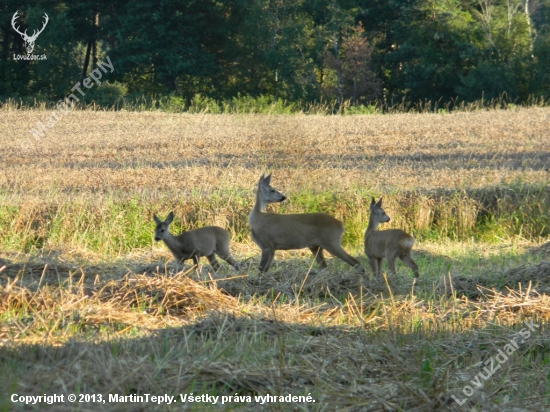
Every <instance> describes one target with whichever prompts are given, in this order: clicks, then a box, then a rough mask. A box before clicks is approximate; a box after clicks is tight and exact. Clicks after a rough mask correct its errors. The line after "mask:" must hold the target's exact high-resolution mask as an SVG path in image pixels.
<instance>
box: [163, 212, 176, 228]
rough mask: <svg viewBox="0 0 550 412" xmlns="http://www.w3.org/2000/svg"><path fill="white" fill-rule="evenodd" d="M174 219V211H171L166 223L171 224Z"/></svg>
mask: <svg viewBox="0 0 550 412" xmlns="http://www.w3.org/2000/svg"><path fill="white" fill-rule="evenodd" d="M172 220H174V212H170V214H169V215H168V217H167V218H166V220H165V221H164V223H166V224H167V225H169V224H170V223H172Z"/></svg>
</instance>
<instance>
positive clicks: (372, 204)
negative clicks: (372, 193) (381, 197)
mask: <svg viewBox="0 0 550 412" xmlns="http://www.w3.org/2000/svg"><path fill="white" fill-rule="evenodd" d="M375 203H376V199H375V198H374V197H373V198H372V200H371V202H370V205H371V206H374V204H375Z"/></svg>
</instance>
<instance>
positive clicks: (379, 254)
mask: <svg viewBox="0 0 550 412" xmlns="http://www.w3.org/2000/svg"><path fill="white" fill-rule="evenodd" d="M389 221H390V217H389V216H388V215H387V214H386V212H384V209H382V199H380V200H379V201H378V203H377V202H376V200H375V199H374V197H373V198H372V202H371V204H370V218H369V225H368V227H367V230H366V232H365V253H366V255H367V256H368V258H369V260H370V265H371V267H372V271H373V272H374V275H375V276H379V275H380V269H381V267H382V259H384V258H386V259H388V268H389V270H390V272H391V273H395V259H397V258H399V259H401V260H402V261H403V262H404V263H405V265H407V266H408V267H410V268H411V269H412V271H413V272H414V277H415V278H418V276H419V273H418V266H417V264H416V263H414V260H412V258H411V249H412V247H413V244H414V238H413V237H412V236H411V235H409V234H408V233H406V232H405V231H403V230H401V229H388V230H380V231H379V230H376V229H378V225H379V224H380V223H384V222H389Z"/></svg>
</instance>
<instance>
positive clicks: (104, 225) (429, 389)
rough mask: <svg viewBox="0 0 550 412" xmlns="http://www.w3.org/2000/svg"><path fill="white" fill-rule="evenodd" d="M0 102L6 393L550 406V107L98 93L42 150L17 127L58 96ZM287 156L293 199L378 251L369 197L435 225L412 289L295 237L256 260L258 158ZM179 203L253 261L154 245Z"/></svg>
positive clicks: (401, 222) (399, 222)
mask: <svg viewBox="0 0 550 412" xmlns="http://www.w3.org/2000/svg"><path fill="white" fill-rule="evenodd" d="M0 114H1V116H0V144H1V147H2V148H3V151H2V152H0V230H3V232H2V233H0V240H1V242H0V244H2V245H3V250H2V251H1V252H0V410H6V411H7V410H43V409H44V405H38V406H36V405H35V406H34V407H31V406H27V407H25V406H22V405H21V404H14V403H11V402H10V401H9V396H10V395H11V394H12V393H19V394H25V395H38V394H42V393H49V394H53V393H65V394H68V393H89V394H91V393H101V394H103V396H104V397H107V396H108V394H114V393H118V394H121V395H129V394H144V393H150V394H155V395H160V394H165V393H166V394H170V395H176V396H177V395H179V394H180V393H181V394H186V393H191V392H194V393H195V394H202V393H208V394H211V395H220V396H223V395H234V394H235V393H238V394H239V395H244V396H251V397H252V399H253V398H254V396H255V395H261V396H263V395H266V394H271V395H287V394H289V393H290V394H292V395H307V394H308V393H311V395H312V396H313V398H314V399H315V400H316V402H315V403H311V404H284V403H283V404H277V403H274V404H271V405H268V406H266V405H260V404H258V403H255V404H249V403H240V404H239V403H237V404H231V405H224V406H223V408H227V409H234V410H289V409H292V410H316V411H329V410H349V411H359V410H369V411H458V410H472V411H473V410H484V411H540V410H546V409H548V408H549V407H550V399H549V396H548V394H549V391H550V385H549V382H548V377H549V376H550V366H549V360H550V357H549V355H548V354H549V353H550V352H549V350H548V342H547V335H548V326H547V324H548V319H549V317H550V299H549V298H548V282H549V277H550V263H549V262H548V261H547V260H546V259H547V250H548V248H547V247H546V246H545V245H541V244H540V243H541V239H539V238H538V237H537V236H539V235H543V236H544V234H545V233H546V232H544V231H543V230H542V229H541V228H544V227H547V226H548V225H547V220H546V219H547V218H546V217H544V216H546V215H547V213H546V210H547V207H548V204H549V203H550V200H549V199H550V195H549V193H548V188H547V184H548V182H549V181H550V179H549V172H548V170H549V168H548V166H549V160H550V158H549V156H548V153H550V150H549V146H550V139H549V130H548V121H549V120H550V109H548V108H532V109H517V110H508V111H480V112H473V113H455V114H450V115H444V116H442V115H412V114H399V115H391V116H354V117H340V116H267V115H266V116H263V115H262V116H260V115H246V116H245V115H243V116H240V115H219V116H213V115H189V114H177V115H176V114H166V113H126V112H105V113H103V112H88V111H82V112H74V113H71V114H70V115H68V116H67V117H66V118H64V119H62V120H61V121H60V122H59V123H58V124H57V125H56V126H55V127H54V128H53V129H52V130H51V131H50V133H49V134H48V135H47V137H45V138H44V139H42V140H41V141H39V142H37V143H36V145H35V148H34V149H33V150H31V151H27V152H22V151H21V150H20V149H19V140H20V139H21V138H22V137H25V136H27V135H28V130H29V128H30V127H32V126H33V125H34V124H35V123H36V121H38V120H41V119H43V118H44V117H46V116H48V114H49V113H48V112H44V111H33V110H30V111H11V110H5V111H2V112H0ZM271 170H272V171H274V182H273V183H274V186H275V187H277V188H278V189H280V190H281V191H285V192H287V193H290V198H291V200H292V203H291V204H290V206H286V207H284V206H283V207H282V208H281V209H279V210H282V211H291V210H304V209H305V210H316V209H322V210H325V211H329V212H330V213H333V214H334V215H336V216H338V217H339V218H342V219H344V220H345V221H346V227H347V230H348V233H349V237H348V238H347V242H348V244H347V247H348V249H349V250H350V251H351V252H352V253H353V254H354V255H357V256H359V257H360V259H361V261H362V262H363V264H365V266H367V264H366V259H365V258H364V256H363V254H362V251H361V246H360V243H359V242H358V239H360V237H361V235H362V232H363V231H364V228H365V227H366V222H367V221H366V219H367V216H366V214H367V203H366V202H365V200H366V199H367V200H368V197H369V196H371V195H377V196H378V195H380V194H385V195H387V196H388V198H387V204H388V208H387V210H388V211H389V212H390V214H391V215H392V217H393V218H394V219H392V224H393V225H394V227H403V228H406V229H408V230H413V231H415V232H416V233H419V234H422V233H424V235H423V236H424V241H423V242H418V244H417V247H416V249H415V260H416V261H417V263H419V266H420V270H421V277H420V278H419V280H418V283H417V284H416V285H415V287H414V289H413V287H412V276H411V273H409V272H408V271H405V270H402V271H400V272H399V273H397V274H394V275H390V276H388V277H387V278H382V279H375V278H372V277H370V276H367V277H365V278H362V277H360V276H359V275H357V273H355V272H354V271H353V270H351V269H349V267H347V266H346V265H344V264H342V263H341V262H338V261H331V262H330V263H329V269H328V270H326V271H320V272H319V271H318V270H317V267H315V266H311V265H310V264H311V257H310V256H309V252H307V253H306V251H295V252H281V253H278V254H277V258H276V262H275V264H274V266H273V269H272V270H271V272H270V273H269V274H264V275H258V274H257V273H256V268H257V265H258V254H259V252H258V250H257V248H256V247H255V246H254V245H252V244H251V242H250V240H249V239H248V235H247V229H246V218H247V214H248V212H249V210H250V207H251V203H252V196H253V194H252V193H253V189H254V184H255V182H256V181H257V178H258V176H259V175H260V174H261V173H262V172H264V171H271ZM171 208H174V209H175V210H176V216H177V220H178V222H177V223H179V224H180V225H181V226H182V227H194V226H201V225H205V224H218V225H221V226H225V227H227V228H229V229H230V230H231V231H232V234H233V239H234V242H233V244H232V246H231V247H232V250H233V253H234V255H235V256H236V258H237V260H240V261H241V262H244V264H243V267H244V270H242V271H240V272H236V271H233V270H232V269H230V268H229V267H228V266H227V265H224V266H223V267H222V270H221V271H220V272H219V273H211V272H210V270H209V267H208V266H204V267H202V268H201V270H199V271H198V272H191V271H187V270H188V269H189V267H188V266H186V267H184V271H179V269H175V267H174V265H173V263H172V262H171V256H170V254H169V252H168V251H167V250H166V249H165V247H164V246H163V245H161V244H154V245H153V244H152V240H151V234H152V223H151V222H149V221H150V220H151V214H152V212H157V213H160V214H161V215H165V214H166V213H167V212H168V211H169V209H171ZM497 213H501V214H502V216H506V217H507V218H508V217H509V220H510V222H508V223H507V222H506V221H504V220H505V219H501V221H498V219H497V217H498V216H497ZM491 219H493V220H491ZM480 222H481V223H483V222H485V223H484V224H486V226H483V230H488V229H487V228H486V227H489V226H487V225H493V226H490V227H491V232H490V235H491V240H492V241H493V243H492V244H490V245H487V244H483V243H478V242H477V241H475V240H471V238H470V236H477V235H478V234H479V232H480V231H481V230H482V226H480V224H481V223H480ZM486 222H489V223H486ZM508 224H509V225H511V226H513V225H515V226H514V228H515V229H514V230H515V231H514V230H512V229H509V228H508V227H507V226H506V225H508ZM545 225H546V226H545ZM430 233H432V237H431V238H430V237H429V234H430ZM537 234H538V235H537ZM453 236H455V237H457V238H460V239H462V242H456V241H450V240H449V238H451V239H452V238H453ZM498 236H501V239H500V240H499V241H498V242H495V239H498ZM426 239H431V241H427V240H426ZM236 241H238V242H236ZM180 269H181V268H180ZM527 320H530V321H533V322H535V323H536V324H538V325H540V328H539V329H537V330H535V331H534V332H533V333H532V334H531V336H530V337H529V338H528V339H524V342H522V343H521V344H520V345H519V347H518V348H517V350H516V351H515V352H514V353H513V354H512V355H511V356H510V357H509V359H508V360H507V361H506V362H505V363H504V364H502V365H501V368H500V369H499V370H498V372H496V373H495V374H494V375H493V376H492V377H491V378H489V379H487V380H483V381H482V384H481V387H480V388H477V387H475V385H474V384H472V383H471V381H472V380H475V379H476V376H479V375H478V374H479V373H480V372H483V368H484V367H485V366H486V365H485V364H484V363H485V362H486V361H488V360H489V359H490V358H492V357H494V356H495V355H496V354H498V350H499V349H502V348H503V347H504V345H506V344H507V343H508V342H509V341H510V339H514V338H515V337H517V336H519V335H518V333H519V331H521V330H522V328H525V324H524V322H525V321H527ZM466 385H470V386H472V385H474V387H475V393H474V394H473V395H472V396H471V397H470V398H469V400H468V401H467V403H465V404H464V405H463V406H462V407H459V405H458V404H457V403H456V402H455V401H454V400H453V399H452V397H451V396H452V395H455V396H457V398H458V399H462V398H464V395H463V393H462V389H463V388H464V387H465V386H466ZM33 408H34V409H33ZM50 409H51V410H113V411H114V410H127V411H138V410H201V411H202V410H210V409H216V410H217V409H222V406H220V405H218V406H212V407H207V406H205V405H189V404H188V405H184V404H181V403H176V404H174V405H171V406H157V405H154V404H147V405H144V404H114V403H106V404H101V405H98V404H93V403H88V404H80V405H77V404H69V403H65V404H58V405H53V406H51V407H50Z"/></svg>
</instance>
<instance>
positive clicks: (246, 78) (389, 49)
mask: <svg viewBox="0 0 550 412" xmlns="http://www.w3.org/2000/svg"><path fill="white" fill-rule="evenodd" d="M17 10H19V12H20V18H19V20H18V22H19V24H20V27H21V30H27V32H29V33H31V32H32V30H34V28H36V27H40V24H42V19H43V15H44V13H47V14H48V16H49V23H48V25H47V27H46V29H45V30H44V32H43V33H41V34H40V36H39V37H38V39H37V42H36V47H35V53H38V54H45V55H46V56H47V60H43V61H25V60H16V59H15V58H14V56H15V55H21V54H24V43H23V40H22V38H21V36H20V35H18V34H17V33H16V32H15V31H14V30H13V29H12V27H11V18H12V16H13V14H14V12H15V11H17ZM549 16H550V0H538V1H537V2H525V1H522V0H481V1H473V0H466V1H458V0H445V1H434V0H407V1H401V0H369V1H365V0H340V1H336V0H315V1H311V2H307V1H305V0H299V1H294V2H288V1H285V0H232V1H225V0H224V1H213V0H207V1H201V2H196V1H192V0H180V1H176V2H164V3H159V4H157V3H146V2H131V1H129V0H116V1H115V2H107V1H104V0H101V1H96V2H89V1H88V0H77V1H74V2H70V3H65V2H59V1H58V0H44V1H41V2H39V3H35V4H34V5H33V6H25V7H21V5H20V3H18V2H16V1H15V0H7V1H5V2H3V3H2V4H1V5H0V26H1V28H2V30H1V31H0V33H1V34H0V37H1V38H0V57H1V59H0V100H6V99H9V98H11V99H19V98H23V99H27V98H28V97H31V101H32V99H34V98H37V100H38V101H41V100H44V101H56V100H57V99H59V98H63V97H65V96H67V95H68V94H69V91H70V89H71V87H72V86H73V85H74V84H76V83H77V82H78V81H81V80H82V79H83V78H85V77H86V76H87V75H88V73H89V72H90V71H91V70H93V69H94V68H95V67H96V65H97V63H98V62H99V61H102V59H104V58H105V56H109V57H110V59H111V60H112V61H113V62H114V64H115V71H114V72H113V73H110V74H109V78H108V80H109V81H110V82H111V84H117V83H116V82H118V83H119V84H123V85H124V87H126V88H127V95H128V96H132V98H130V101H135V100H136V99H137V98H138V97H140V96H144V98H145V99H146V100H149V101H152V100H154V101H155V104H154V106H155V107H157V108H159V107H162V108H166V110H169V111H174V110H176V111H181V110H183V108H184V107H186V108H188V109H189V108H192V107H193V108H194V109H192V110H198V111H202V110H208V112H210V113H219V112H226V111H228V110H233V108H235V107H238V109H237V111H240V112H257V110H260V112H262V113H265V112H266V111H270V112H285V111H287V110H290V109H289V107H291V106H292V105H298V106H302V107H306V106H307V105H310V104H319V102H321V101H322V100H328V101H336V105H335V107H334V108H333V109H334V110H336V111H337V110H339V106H340V105H341V104H342V102H343V101H344V100H346V99H349V100H350V101H351V103H352V104H353V105H357V104H363V105H368V104H371V103H373V104H374V103H378V104H381V105H388V104H392V103H391V102H395V101H401V100H402V99H405V101H407V102H419V101H432V102H435V101H440V102H442V103H449V102H456V101H464V102H466V103H469V102H472V101H475V100H479V99H481V98H483V99H488V100H490V99H495V98H497V97H498V96H501V95H502V94H503V93H506V95H507V96H508V99H509V100H510V101H515V102H516V103H522V102H526V101H528V100H529V99H530V98H531V97H533V96H535V97H545V96H548V95H549V92H550V80H549V76H548V71H547V67H548V63H549V57H548V56H550V40H549V39H550V34H549V28H548V19H549ZM106 90H107V89H105V90H104V91H103V92H99V91H97V93H103V94H105V96H107V95H109V96H111V97H114V95H113V93H114V94H118V95H119V96H126V91H121V90H118V91H115V90H114V89H112V88H111V89H110V91H109V92H107V91H106ZM122 92H124V93H122ZM197 96H200V98H199V97H197ZM111 97H105V98H104V99H103V100H102V99H100V98H97V99H94V101H95V102H96V103H97V104H100V105H103V103H99V102H100V101H101V102H103V101H105V103H106V106H107V107H109V106H111V105H112V102H113V99H112V98H111ZM126 97H127V96H126ZM180 99H181V100H180ZM127 100H128V99H126V100H125V101H127ZM252 100H255V101H256V102H257V103H258V105H256V108H254V109H251V108H250V101H252ZM26 101H29V100H28V99H27V100H26ZM225 102H231V103H230V104H229V106H227V104H226V103H225ZM229 107H230V108H229ZM258 107H259V108H260V109H258ZM295 108H296V106H294V109H293V110H295Z"/></svg>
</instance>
